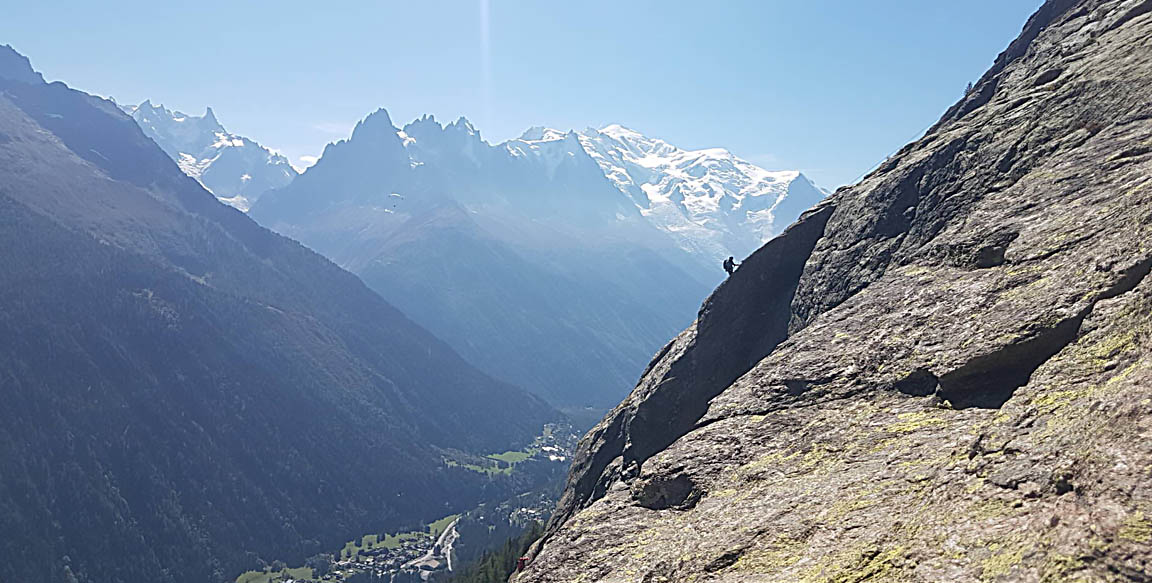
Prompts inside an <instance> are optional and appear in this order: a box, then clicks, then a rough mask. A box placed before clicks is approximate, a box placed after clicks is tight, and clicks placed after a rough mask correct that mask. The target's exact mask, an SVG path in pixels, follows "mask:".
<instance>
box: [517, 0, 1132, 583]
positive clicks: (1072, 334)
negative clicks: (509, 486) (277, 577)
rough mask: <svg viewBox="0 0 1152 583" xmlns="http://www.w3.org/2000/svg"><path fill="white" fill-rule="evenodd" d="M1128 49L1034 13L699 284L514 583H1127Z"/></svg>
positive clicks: (1102, 26)
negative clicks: (851, 179)
mask: <svg viewBox="0 0 1152 583" xmlns="http://www.w3.org/2000/svg"><path fill="white" fill-rule="evenodd" d="M1149 38H1152V1H1148V0H1143V1H1132V0H1127V1H1125V0H1079V1H1074V0H1050V1H1049V2H1047V3H1046V4H1044V6H1042V7H1041V8H1040V10H1039V11H1038V12H1037V14H1036V15H1035V16H1033V17H1032V19H1031V20H1029V22H1028V23H1027V25H1026V26H1025V28H1024V31H1023V33H1022V34H1021V36H1020V38H1018V39H1017V40H1016V41H1014V42H1013V43H1012V44H1011V45H1010V47H1009V48H1008V49H1007V50H1006V51H1005V52H1004V53H1003V54H1002V55H1001V56H1000V57H999V58H998V59H997V61H996V63H995V65H994V66H993V68H992V69H991V70H990V71H989V72H988V73H987V74H986V75H985V76H984V77H983V78H982V79H981V80H980V81H979V82H978V83H977V84H976V85H975V87H974V89H973V91H972V92H971V93H969V94H968V95H967V96H965V98H964V99H963V100H962V101H961V102H960V103H958V104H956V105H955V106H953V107H952V108H951V109H949V111H948V112H947V113H946V114H945V115H944V117H943V118H942V119H941V121H940V122H939V123H938V124H937V125H936V126H934V127H933V128H932V129H931V130H930V131H929V132H928V133H927V134H926V135H925V136H924V137H923V138H922V139H920V140H918V141H917V142H915V143H913V144H910V145H909V146H907V147H905V148H904V149H903V150H902V151H901V152H900V153H899V154H897V155H896V156H895V157H893V158H892V159H891V160H890V161H888V162H887V163H885V164H884V165H882V166H881V167H880V168H879V169H878V170H876V171H875V172H873V173H872V174H870V175H869V176H867V177H866V178H865V179H864V180H863V181H862V182H861V183H860V184H858V185H856V186H854V187H851V188H848V189H842V190H841V191H839V192H838V193H837V194H836V195H834V196H833V197H831V198H830V199H829V200H827V201H825V203H823V204H822V205H820V206H819V207H817V208H816V209H813V210H812V211H810V212H809V213H807V214H805V215H804V216H803V217H801V219H800V220H799V221H798V222H797V224H795V225H794V226H793V227H792V228H791V229H789V230H788V231H787V232H785V233H784V234H783V235H781V236H780V237H778V238H777V239H774V240H773V241H771V242H769V243H768V244H767V245H765V246H764V247H763V248H762V249H761V250H760V251H758V252H757V253H756V254H754V255H753V256H752V257H751V258H750V259H749V260H748V261H747V262H746V263H745V265H744V266H743V267H741V269H740V270H739V271H737V273H736V274H735V275H734V276H733V277H732V278H731V279H730V280H729V281H728V282H726V283H725V284H723V285H722V286H721V287H720V288H718V289H717V290H716V292H715V293H714V294H713V295H712V297H710V298H709V299H708V301H707V302H706V303H705V304H704V307H703V308H702V310H701V312H700V315H699V318H698V320H697V322H696V323H695V324H694V325H693V326H692V327H691V328H689V329H688V330H687V331H685V332H684V333H682V334H681V335H680V336H679V337H677V338H676V339H675V340H674V341H673V342H672V343H670V344H669V345H668V347H666V348H665V349H664V350H663V351H662V352H661V353H659V354H658V355H657V357H656V359H655V360H654V361H653V363H652V364H651V365H650V366H649V368H648V370H647V371H646V372H645V374H644V377H643V378H642V379H641V381H640V383H639V385H638V386H637V387H636V389H635V390H634V391H633V393H632V394H631V395H630V396H629V397H628V398H627V399H626V400H625V401H624V403H622V404H621V405H620V406H619V407H617V408H616V409H615V410H614V411H613V412H612V413H610V414H609V415H608V417H606V418H605V419H604V420H603V421H602V422H601V423H600V424H599V425H598V426H597V427H596V428H594V429H593V430H592V432H591V433H589V435H588V436H587V437H586V438H585V440H584V441H583V442H582V444H581V446H580V449H579V451H578V454H577V456H576V458H575V460H574V464H573V468H572V472H571V475H570V478H569V483H568V486H567V488H566V490H565V493H564V495H563V498H562V500H561V502H560V505H559V507H558V509H557V512H556V514H555V517H554V519H553V521H552V523H551V524H550V525H549V529H548V531H547V532H546V534H545V537H544V538H543V539H542V540H541V541H540V542H539V543H538V544H537V545H536V546H535V547H534V549H533V557H532V562H531V564H530V566H529V567H528V569H527V570H526V571H525V572H524V573H522V574H519V575H517V576H516V577H515V578H514V580H515V581H517V583H525V582H533V583H536V582H558V581H586V582H594V581H603V582H617V581H636V582H655V581H725V582H737V581H739V582H748V581H830V582H833V581H834V582H849V581H923V582H929V581H933V582H934V581H1148V580H1152V487H1150V486H1152V473H1150V471H1149V468H1152V442H1150V441H1149V439H1148V438H1149V436H1150V435H1152V382H1150V381H1152V341H1150V340H1149V338H1152V279H1148V278H1147V277H1146V276H1147V275H1148V273H1149V271H1150V269H1152V248H1150V245H1149V241H1150V240H1152V239H1150V235H1152V43H1150V42H1149V40H1148V39H1149Z"/></svg>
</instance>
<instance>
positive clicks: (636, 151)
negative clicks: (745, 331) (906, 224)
mask: <svg viewBox="0 0 1152 583" xmlns="http://www.w3.org/2000/svg"><path fill="white" fill-rule="evenodd" d="M507 147H508V148H510V149H512V150H514V151H515V152H517V153H520V154H525V155H536V156H542V157H544V158H546V159H550V160H555V159H558V157H559V156H561V155H565V154H568V153H573V151H574V150H576V149H579V150H583V152H584V153H586V154H587V155H589V156H591V157H592V159H594V160H596V162H597V164H599V165H600V168H601V169H602V170H603V172H604V175H605V176H606V177H607V178H608V179H609V180H610V181H611V182H612V184H614V185H615V186H616V188H618V189H619V190H620V192H622V193H624V194H625V195H626V196H627V197H628V198H629V199H630V200H632V202H633V203H635V204H636V207H637V208H639V209H640V211H641V213H642V214H643V215H644V217H645V218H647V219H648V220H649V221H650V222H651V223H652V224H653V225H655V226H657V227H658V228H660V229H661V230H663V231H664V232H666V233H668V234H669V235H671V236H672V237H673V239H675V240H676V241H677V243H678V244H679V245H680V246H681V247H682V248H683V249H684V250H686V251H688V252H690V253H693V254H696V255H701V256H704V257H706V258H708V259H709V260H710V261H711V262H713V263H718V262H720V261H722V260H723V259H724V258H725V257H728V256H735V257H737V258H742V257H745V256H747V255H749V254H751V253H752V251H754V250H756V249H757V248H759V247H760V246H761V245H763V244H764V243H765V242H767V241H768V240H769V239H771V238H772V237H773V236H775V235H777V234H779V233H780V232H781V231H782V230H783V229H784V227H787V226H788V225H790V224H792V222H793V221H795V220H796V218H797V217H799V216H800V213H802V212H804V211H805V210H807V209H809V208H811V207H812V206H813V205H815V204H816V203H817V202H820V200H822V199H823V198H824V196H825V195H826V193H825V192H823V191H822V190H820V189H819V188H817V187H816V186H815V185H814V184H812V182H811V181H810V180H808V178H807V177H805V176H804V175H803V174H801V173H800V172H796V171H786V172H769V171H767V170H764V169H763V168H760V167H758V166H755V165H753V164H751V163H750V162H747V161H745V160H741V159H740V158H737V157H735V156H733V155H732V153H731V152H729V151H727V150H724V149H721V148H712V149H707V150H694V151H689V150H682V149H680V148H677V147H675V146H672V145H670V144H668V143H667V142H665V141H663V140H659V139H655V138H649V137H645V136H644V135H642V134H640V133H638V132H635V131H633V130H630V129H627V128H625V127H622V126H619V125H610V126H607V127H605V128H603V129H599V130H597V129H592V128H589V129H587V130H584V131H583V132H580V133H575V132H569V133H564V132H560V131H557V130H552V129H547V128H542V127H536V128H532V129H530V130H528V131H527V132H525V133H524V135H523V136H521V137H520V139H519V140H513V141H511V142H509V143H508V144H507Z"/></svg>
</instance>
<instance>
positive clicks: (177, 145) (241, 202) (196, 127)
mask: <svg viewBox="0 0 1152 583" xmlns="http://www.w3.org/2000/svg"><path fill="white" fill-rule="evenodd" d="M124 109H125V111H127V112H128V113H129V114H130V115H131V116H132V118H133V119H135V120H136V123H138V124H140V128H141V129H143V130H144V134H145V135H147V136H148V137H150V138H152V139H153V140H154V141H155V142H156V143H157V144H159V145H160V148H161V149H163V150H164V152H166V153H167V154H168V155H169V156H170V157H171V158H172V159H173V160H175V161H176V163H177V164H179V166H180V170H183V171H184V173H185V174H187V175H188V176H191V177H192V178H195V179H196V180H198V181H199V182H200V184H202V185H203V186H204V188H207V189H208V190H209V191H210V192H212V193H213V194H215V195H216V197H217V198H219V199H220V200H222V201H224V202H225V203H228V204H229V205H232V206H234V207H236V208H238V209H240V210H242V211H247V210H248V208H249V207H250V206H251V205H252V204H253V203H255V202H256V200H257V199H259V198H260V195H261V194H264V192H266V191H268V190H270V189H273V188H280V187H281V186H285V185H287V184H288V183H289V182H292V179H293V178H295V177H296V170H295V169H294V168H293V167H292V165H291V164H290V163H289V162H288V158H286V157H284V156H283V155H281V154H277V153H275V152H273V151H271V150H269V149H268V148H265V147H264V146H261V145H260V144H258V143H256V142H254V141H252V140H250V139H248V138H245V137H243V136H238V135H236V134H233V133H229V132H228V131H227V130H225V129H224V126H222V125H220V122H219V121H217V120H216V114H215V113H214V112H213V111H212V108H211V107H209V108H208V110H207V112H206V113H205V114H204V115H203V116H200V117H196V116H191V115H188V114H185V113H181V112H179V111H172V110H169V109H167V108H165V107H164V106H162V105H153V104H152V102H151V101H145V102H144V103H141V104H140V105H136V106H128V107H125V108H124Z"/></svg>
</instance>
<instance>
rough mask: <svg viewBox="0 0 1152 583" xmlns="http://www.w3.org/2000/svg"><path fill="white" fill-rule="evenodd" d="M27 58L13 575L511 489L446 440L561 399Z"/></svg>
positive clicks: (200, 555) (19, 182)
mask: <svg viewBox="0 0 1152 583" xmlns="http://www.w3.org/2000/svg"><path fill="white" fill-rule="evenodd" d="M0 50H8V49H6V48H5V49H0ZM9 57H11V58H5V59H2V60H0V63H4V64H6V65H5V66H10V67H11V68H12V71H13V72H12V74H6V73H4V72H0V400H2V401H3V403H4V406H3V407H0V532H3V533H4V535H3V536H2V537H0V581H5V582H8V581H21V582H32V583H36V582H48V581H53V582H54V581H64V582H70V581H74V580H75V581H88V582H93V583H95V582H100V583H104V582H125V583H128V582H137V581H156V582H161V581H188V582H197V583H201V582H204V581H224V580H229V579H231V578H233V577H235V576H236V575H237V574H239V573H240V572H241V571H243V570H244V569H246V568H251V567H254V566H255V565H256V562H257V558H272V557H275V558H284V559H291V560H297V561H298V560H302V559H303V558H304V557H305V556H307V555H310V554H312V553H316V552H319V551H322V550H324V549H328V548H331V547H333V546H335V545H336V543H337V542H339V541H343V540H345V538H346V537H347V536H349V534H350V533H361V532H371V531H383V530H387V529H389V528H391V527H394V526H398V525H401V524H407V523H413V522H420V521H424V520H429V519H433V518H436V517H439V516H443V515H445V514H447V513H448V512H449V511H452V510H453V509H457V508H467V507H470V506H472V505H474V504H475V503H477V502H479V501H481V500H484V499H485V498H486V497H488V496H489V495H490V494H491V493H492V492H491V491H492V490H496V489H500V488H502V487H503V486H502V485H501V484H500V483H499V482H494V481H492V480H490V479H488V478H487V477H486V476H483V475H481V474H477V473H475V472H469V471H467V470H465V469H463V468H451V467H448V466H447V465H446V464H444V462H443V455H444V454H445V452H450V451H451V450H455V449H459V450H463V451H470V452H473V453H487V452H493V451H505V450H508V449H513V448H515V447H517V446H519V445H522V444H524V443H527V442H529V441H530V440H531V439H532V437H533V436H534V435H535V434H536V433H537V432H538V431H539V430H540V428H541V426H542V425H543V423H544V422H545V421H547V420H549V419H550V418H551V417H552V415H553V413H552V412H551V410H550V409H549V408H548V407H547V406H545V405H544V404H542V403H541V402H540V401H539V400H537V399H535V398H534V397H531V396H528V395H527V394H525V393H523V392H522V391H520V390H518V389H516V388H513V387H511V386H508V385H505V384H503V383H500V382H497V381H494V380H492V379H491V378H489V377H487V376H485V375H483V374H481V373H479V372H478V371H476V370H475V369H474V368H472V367H470V366H469V365H467V364H466V363H464V361H463V360H461V359H460V358H459V357H458V356H457V355H456V354H455V353H454V352H453V351H452V350H451V349H449V348H448V347H447V346H446V345H444V344H443V343H441V342H440V341H438V340H437V339H436V338H434V337H433V336H432V335H430V334H429V333H428V332H426V331H424V330H423V329H421V328H420V327H418V326H416V325H415V324H413V323H412V322H411V321H409V320H408V319H407V318H406V317H404V316H403V315H402V314H401V313H399V312H398V311H397V310H395V309H394V308H392V307H391V306H389V305H388V304H387V303H385V302H384V301H383V300H382V299H380V298H379V297H378V296H377V295H375V294H374V293H372V292H371V291H369V290H368V289H367V288H366V287H365V286H364V285H363V284H361V282H360V281H359V280H358V279H356V278H355V277H354V276H352V275H351V274H349V273H347V272H345V271H343V270H341V269H339V268H338V267H336V266H335V265H333V264H332V263H330V262H329V261H328V260H326V259H324V258H322V257H320V256H318V255H316V254H315V253H312V252H311V251H309V250H307V249H305V248H304V247H302V246H301V245H299V244H297V243H295V242H293V241H291V240H288V239H286V238H283V237H280V236H278V235H275V234H273V233H271V232H270V231H267V230H265V229H263V228H261V227H259V226H257V225H256V224H255V223H253V222H252V221H251V220H249V219H248V218H247V217H246V216H244V215H243V214H242V213H240V212H239V211H236V210H234V209H231V208H229V207H226V206H224V205H222V204H220V203H219V202H218V201H216V199H215V198H214V197H213V196H212V195H211V194H210V193H208V192H207V191H205V190H204V189H203V188H202V187H201V186H200V185H199V184H197V183H196V182H195V181H194V180H192V179H191V178H188V177H186V176H184V175H183V174H182V173H181V172H180V171H179V169H178V168H177V166H176V164H175V163H174V162H172V161H171V160H170V159H169V158H168V157H167V156H166V155H165V154H164V153H163V152H162V151H161V150H160V149H159V148H158V147H157V146H156V145H155V144H154V143H152V141H151V140H149V139H148V138H146V137H145V136H144V135H143V134H142V133H141V131H140V130H139V128H138V127H137V126H136V124H135V123H134V122H133V121H132V120H131V119H130V118H129V117H127V116H126V115H125V114H124V113H123V112H121V111H120V110H119V109H118V108H117V107H116V106H115V105H114V104H112V103H110V102H107V101H104V100H101V99H98V98H95V97H92V96H89V95H86V94H83V93H80V92H77V91H74V90H71V89H69V88H67V87H66V86H64V85H63V84H59V83H54V84H51V85H47V84H43V83H41V82H39V81H38V79H36V78H29V76H28V75H27V74H23V73H22V71H21V70H19V69H18V68H17V67H16V66H17V65H21V64H22V63H23V61H22V60H21V59H19V58H17V57H12V56H11V55H9ZM13 64H14V65H13ZM23 64H26V63H23Z"/></svg>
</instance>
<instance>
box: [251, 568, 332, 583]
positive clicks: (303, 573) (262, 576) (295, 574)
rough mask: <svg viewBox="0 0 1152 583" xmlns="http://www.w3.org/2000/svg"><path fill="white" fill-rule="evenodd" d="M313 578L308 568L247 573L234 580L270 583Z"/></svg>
mask: <svg viewBox="0 0 1152 583" xmlns="http://www.w3.org/2000/svg"><path fill="white" fill-rule="evenodd" d="M312 577H313V572H312V569H309V568H308V567H297V568H295V569H284V570H283V571H279V572H269V571H248V572H247V573H244V574H243V575H240V576H239V577H237V578H236V583H272V582H274V581H287V580H289V579H295V580H297V581H299V580H301V579H311V578H312Z"/></svg>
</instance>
